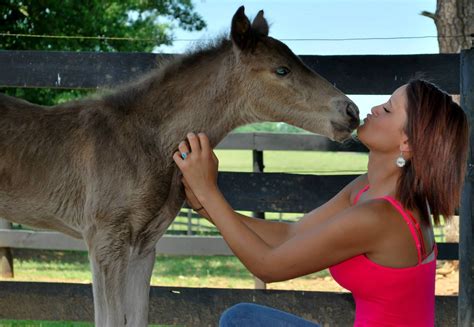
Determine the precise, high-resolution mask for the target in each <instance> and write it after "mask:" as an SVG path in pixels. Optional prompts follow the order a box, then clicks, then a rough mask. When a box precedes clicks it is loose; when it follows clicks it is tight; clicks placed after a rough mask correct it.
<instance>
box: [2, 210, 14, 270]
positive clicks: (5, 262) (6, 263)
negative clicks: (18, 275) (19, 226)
mask: <svg viewBox="0 0 474 327" xmlns="http://www.w3.org/2000/svg"><path fill="white" fill-rule="evenodd" d="M0 229H11V223H10V222H8V221H6V220H4V219H2V218H0ZM0 277H2V278H13V255H12V250H11V249H10V248H0Z"/></svg>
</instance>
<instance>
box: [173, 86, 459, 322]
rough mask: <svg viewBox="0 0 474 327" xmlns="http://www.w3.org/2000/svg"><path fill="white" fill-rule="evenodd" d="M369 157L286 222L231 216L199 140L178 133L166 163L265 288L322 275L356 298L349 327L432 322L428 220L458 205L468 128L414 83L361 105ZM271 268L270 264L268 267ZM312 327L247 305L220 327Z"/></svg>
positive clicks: (449, 104) (431, 91) (213, 163)
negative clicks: (367, 107) (365, 110)
mask: <svg viewBox="0 0 474 327" xmlns="http://www.w3.org/2000/svg"><path fill="white" fill-rule="evenodd" d="M357 135H358V138H359V140H360V141H361V142H362V143H363V144H365V145H366V146H367V147H368V148H369V150H370V152H369V162H368V170H367V174H365V175H362V176H359V177H357V178H356V179H355V180H354V181H352V182H351V183H350V184H348V185H347V186H346V187H344V189H342V190H341V191H340V192H339V193H338V194H337V195H336V196H335V197H334V198H332V199H331V200H330V201H328V202H327V203H326V204H324V205H323V206H321V207H319V208H317V209H315V210H313V211H311V212H310V213H308V214H306V215H305V216H304V217H303V218H302V219H301V220H299V221H298V222H297V223H293V224H289V223H281V222H270V221H264V220H259V219H254V218H250V217H246V216H243V215H240V214H238V213H236V212H235V211H234V210H233V209H232V208H231V207H230V205H229V204H228V203H227V202H226V200H225V199H224V197H223V195H222V193H221V192H220V191H219V189H218V187H217V182H216V181H217V164H218V163H217V159H216V157H215V155H214V153H213V152H212V149H210V147H209V142H208V139H207V137H206V136H205V135H203V134H199V135H194V134H189V135H188V142H189V145H190V149H189V148H188V146H187V144H186V142H182V143H181V144H180V145H179V152H176V153H175V154H174V156H173V158H174V160H175V162H176V164H177V165H178V167H179V168H180V170H181V171H182V173H183V182H184V185H185V191H186V195H187V201H188V202H189V203H190V205H191V206H192V207H193V208H195V210H196V211H198V212H199V213H200V214H201V215H203V216H204V217H206V218H207V219H209V220H210V221H211V222H213V223H214V224H215V225H216V227H217V228H218V229H219V231H220V233H221V234H222V236H223V238H224V239H225V241H226V242H227V243H228V245H229V247H230V248H231V249H232V251H233V252H234V253H235V255H236V256H237V257H238V258H239V259H240V260H241V261H242V263H243V264H244V265H245V266H246V267H247V268H248V269H249V270H250V271H251V272H252V273H253V274H254V275H255V276H257V277H258V278H260V279H261V280H263V281H264V282H267V283H268V282H276V281H282V280H287V279H290V278H295V277H298V276H303V275H306V274H309V273H313V272H316V271H320V270H322V269H325V268H328V267H329V269H330V272H331V274H332V276H333V277H334V279H335V280H336V281H337V282H338V283H339V284H341V285H342V286H343V287H345V288H347V289H348V290H350V291H351V292H352V294H353V296H354V299H355V302H356V317H355V326H377V325H382V324H383V325H394V326H400V325H403V326H433V325H434V299H435V296H434V286H435V272H436V271H435V270H436V255H437V249H436V244H435V241H434V235H433V227H432V225H431V223H430V221H431V220H430V215H432V218H433V221H434V223H435V224H439V222H440V216H443V217H444V219H445V220H446V219H449V218H450V217H451V216H452V215H453V214H454V210H455V208H456V207H457V206H458V205H459V200H460V191H461V186H462V182H463V179H464V173H465V163H466V157H467V142H468V125H467V119H466V115H465V114H464V112H463V111H462V109H461V108H460V107H459V106H458V105H457V104H456V103H454V102H453V101H452V98H451V96H449V95H448V94H446V93H445V92H443V91H441V90H440V89H438V88H437V87H436V86H434V85H433V84H430V83H429V82H426V81H423V80H414V81H411V82H410V83H408V84H406V85H403V86H401V87H400V88H398V89H397V90H396V91H395V92H394V93H393V94H392V96H391V97H390V99H389V100H388V102H386V103H384V104H382V105H379V106H376V107H374V108H372V110H371V114H368V115H367V118H365V119H364V124H363V125H361V126H360V127H359V128H358V130H357ZM275 267H278V269H275ZM278 323H281V326H312V325H313V326H314V324H313V323H311V322H309V321H306V320H303V319H301V318H298V317H296V316H293V315H290V314H287V313H284V312H281V311H277V310H274V309H271V308H266V307H263V306H258V305H254V304H241V305H237V306H234V307H232V308H230V309H228V310H227V311H226V312H225V313H224V314H223V316H222V317H221V321H220V324H221V326H267V325H268V326H270V325H272V326H279V325H278Z"/></svg>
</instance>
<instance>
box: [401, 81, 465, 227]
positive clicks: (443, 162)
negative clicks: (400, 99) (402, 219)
mask: <svg viewBox="0 0 474 327" xmlns="http://www.w3.org/2000/svg"><path fill="white" fill-rule="evenodd" d="M406 93H407V99H408V101H407V103H408V104H407V109H406V110H407V122H406V125H405V133H406V135H407V136H408V143H409V144H410V147H411V152H412V156H411V158H410V159H409V160H407V163H406V165H405V167H403V171H402V174H401V176H400V179H399V180H398V185H397V197H398V198H399V199H400V201H401V203H402V204H403V206H404V207H405V208H407V209H409V210H413V209H415V208H416V209H418V210H419V211H420V213H421V218H422V219H423V220H424V221H426V222H428V221H429V212H428V209H427V205H426V204H427V202H428V204H429V208H430V211H431V214H432V215H433V221H434V223H435V224H436V225H438V224H439V223H440V219H439V218H440V215H442V216H444V218H446V219H450V218H451V217H452V215H453V214H454V211H455V209H456V207H457V206H458V205H459V202H460V196H461V188H462V184H463V181H464V175H465V172H466V163H467V161H466V160H467V150H468V138H469V128H468V122H467V117H466V114H465V113H464V111H463V110H462V109H461V107H460V106H459V105H458V104H457V103H455V102H453V99H452V97H451V96H450V95H449V94H447V93H446V92H444V91H442V90H440V89H439V88H438V87H437V86H435V85H434V84H431V83H430V82H427V81H425V80H420V79H416V80H412V81H410V82H409V83H408V85H407V88H406Z"/></svg>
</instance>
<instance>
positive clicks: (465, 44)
mask: <svg viewBox="0 0 474 327" xmlns="http://www.w3.org/2000/svg"><path fill="white" fill-rule="evenodd" d="M421 14H422V15H423V16H426V17H430V18H432V19H433V20H434V23H435V25H436V29H437V31H438V44H439V52H440V53H459V52H460V51H461V50H463V49H469V48H471V46H472V38H471V34H472V33H474V0H438V1H437V4H436V13H435V14H433V13H430V12H426V11H424V12H422V13H421Z"/></svg>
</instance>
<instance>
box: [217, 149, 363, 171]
mask: <svg viewBox="0 0 474 327" xmlns="http://www.w3.org/2000/svg"><path fill="white" fill-rule="evenodd" d="M215 152H216V155H217V157H218V158H219V171H241V172H251V171H252V151H249V150H216V151H215ZM263 162H264V165H265V169H264V171H265V172H283V173H295V174H362V173H364V172H366V171H367V162H368V155H367V153H351V152H321V151H264V152H263Z"/></svg>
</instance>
